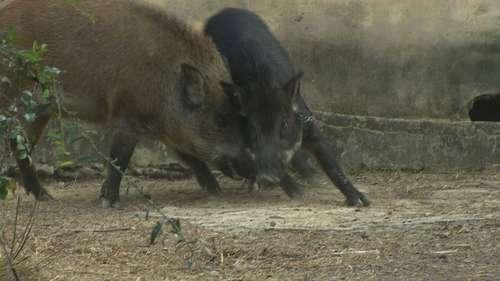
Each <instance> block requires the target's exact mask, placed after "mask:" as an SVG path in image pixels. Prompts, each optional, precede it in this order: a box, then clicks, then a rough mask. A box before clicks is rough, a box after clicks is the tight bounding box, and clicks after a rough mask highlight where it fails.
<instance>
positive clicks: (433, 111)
mask: <svg viewBox="0 0 500 281" xmlns="http://www.w3.org/2000/svg"><path fill="white" fill-rule="evenodd" d="M148 1H151V2H156V3H158V4H159V5H161V6H162V7H164V8H167V9H169V10H171V11H173V12H175V13H177V14H178V15H180V16H181V17H183V18H185V19H187V20H188V21H190V22H195V23H196V25H198V26H201V23H202V22H203V21H204V20H205V19H206V18H207V17H209V16H210V15H212V14H213V13H215V12H216V11H218V10H219V9H221V8H222V7H227V6H233V7H244V8H248V9H251V10H254V11H256V12H257V13H258V14H260V15H261V16H262V17H263V18H264V19H265V20H266V21H267V22H268V23H269V24H270V25H271V28H272V29H273V31H274V32H275V33H276V35H277V36H278V37H279V39H281V40H282V42H283V43H284V45H285V46H286V47H287V48H288V50H289V51H290V52H291V54H292V56H293V60H294V61H295V62H296V65H297V66H299V67H301V68H302V69H304V70H305V73H306V77H305V82H306V83H305V85H304V91H303V93H304V96H305V97H306V99H307V101H308V102H309V103H310V104H311V106H312V107H313V108H314V109H316V110H324V111H332V112H338V113H345V114H356V115H374V116H385V117H409V118H419V117H433V118H458V117H460V114H459V113H460V112H461V111H462V113H463V107H464V105H465V104H466V102H467V101H468V100H469V99H470V98H471V97H473V96H474V95H477V94H479V93H483V92H490V91H495V90H499V91H500V1H498V0H474V1H471V0H425V1H423V0H371V1H369V0H365V1H361V0H232V1H231V0H198V1H185V0H148ZM461 116H462V117H463V115H461Z"/></svg>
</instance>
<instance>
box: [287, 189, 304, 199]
mask: <svg viewBox="0 0 500 281" xmlns="http://www.w3.org/2000/svg"><path fill="white" fill-rule="evenodd" d="M285 192H286V195H288V197H290V199H292V200H302V199H304V191H303V190H302V188H300V187H299V188H294V189H287V190H285Z"/></svg>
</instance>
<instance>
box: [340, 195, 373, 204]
mask: <svg viewBox="0 0 500 281" xmlns="http://www.w3.org/2000/svg"><path fill="white" fill-rule="evenodd" d="M346 201H347V205H348V206H351V207H368V206H370V201H369V200H368V199H367V198H366V197H365V196H364V195H363V194H361V193H359V194H357V195H353V196H350V197H348V198H347V200H346Z"/></svg>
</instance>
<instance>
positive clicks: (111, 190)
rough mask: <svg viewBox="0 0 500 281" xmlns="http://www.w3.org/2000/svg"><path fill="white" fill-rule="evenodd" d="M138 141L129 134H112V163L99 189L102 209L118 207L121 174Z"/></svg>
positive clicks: (118, 132) (119, 132) (109, 164)
mask: <svg viewBox="0 0 500 281" xmlns="http://www.w3.org/2000/svg"><path fill="white" fill-rule="evenodd" d="M138 141H139V140H138V138H137V137H136V136H134V135H132V134H130V133H125V132H121V131H117V132H115V133H114V134H113V139H112V141H111V149H110V160H111V162H112V163H108V165H107V175H106V180H105V181H104V183H103V184H102V188H101V200H102V206H103V207H104V208H109V207H118V206H119V202H120V183H121V181H122V174H123V173H124V172H125V170H126V169H127V167H128V164H129V162H130V158H131V157H132V154H133V153H134V149H135V146H136V145H137V143H138ZM117 168H119V169H120V170H118V169H117Z"/></svg>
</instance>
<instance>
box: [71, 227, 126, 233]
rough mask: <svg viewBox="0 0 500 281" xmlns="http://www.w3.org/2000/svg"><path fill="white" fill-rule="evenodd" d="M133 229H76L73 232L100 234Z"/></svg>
mask: <svg viewBox="0 0 500 281" xmlns="http://www.w3.org/2000/svg"><path fill="white" fill-rule="evenodd" d="M131 229H132V228H130V227H119V228H107V229H90V230H89V229H75V230H73V231H71V232H74V233H79V232H91V233H99V232H119V231H129V230H131Z"/></svg>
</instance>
